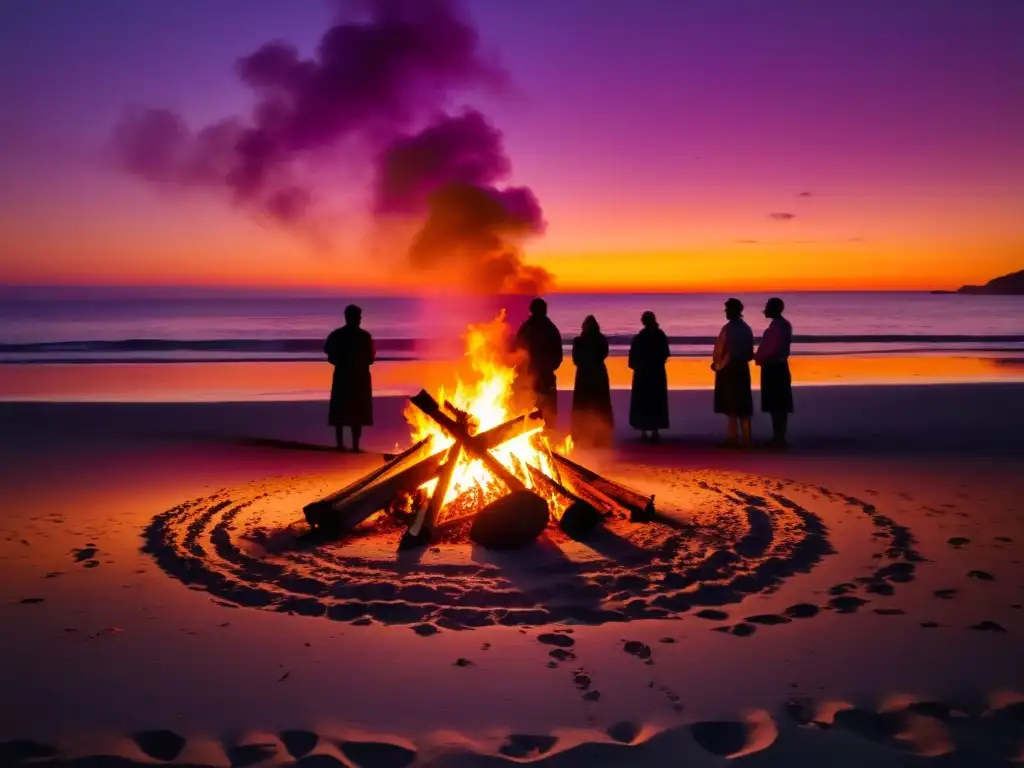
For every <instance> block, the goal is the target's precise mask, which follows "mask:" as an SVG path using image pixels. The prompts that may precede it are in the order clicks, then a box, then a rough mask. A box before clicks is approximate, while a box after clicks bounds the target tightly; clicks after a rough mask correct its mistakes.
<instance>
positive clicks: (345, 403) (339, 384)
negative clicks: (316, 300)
mask: <svg viewBox="0 0 1024 768" xmlns="http://www.w3.org/2000/svg"><path fill="white" fill-rule="evenodd" d="M362 316H363V311H362V310H361V309H360V308H359V307H357V306H355V305H354V304H352V305H349V306H347V307H346V308H345V325H343V326H342V327H341V328H337V329H335V330H334V331H331V334H330V335H329V336H328V337H327V341H326V342H325V344H324V353H325V354H326V355H327V361H328V362H329V363H330V364H331V365H333V366H334V377H333V379H332V381H331V409H330V413H329V414H328V419H327V422H328V424H330V425H331V426H332V427H334V432H335V437H336V439H337V443H338V449H339V450H342V451H344V450H346V448H345V440H344V435H343V429H344V427H348V428H349V429H350V430H351V432H352V450H354V451H356V452H357V453H358V452H359V450H360V449H359V438H360V437H361V436H362V432H363V427H369V426H372V425H373V382H372V380H371V378H370V366H371V365H373V363H374V361H375V360H376V358H377V354H376V350H375V349H374V346H373V337H372V336H370V334H369V333H368V332H367V331H365V330H363V329H362V328H360V327H359V326H360V323H361V322H362Z"/></svg>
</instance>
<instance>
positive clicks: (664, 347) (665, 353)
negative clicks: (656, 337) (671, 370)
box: [661, 332, 672, 364]
mask: <svg viewBox="0 0 1024 768" xmlns="http://www.w3.org/2000/svg"><path fill="white" fill-rule="evenodd" d="M671 356H672V350H671V349H669V346H668V336H667V335H666V334H665V333H664V332H662V334H661V362H662V364H665V363H666V362H667V361H668V359H669V358H670V357H671Z"/></svg>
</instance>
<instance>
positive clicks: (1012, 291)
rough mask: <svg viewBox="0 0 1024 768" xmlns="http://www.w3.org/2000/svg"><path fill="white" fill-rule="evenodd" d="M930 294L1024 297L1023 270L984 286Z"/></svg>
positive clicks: (971, 286)
mask: <svg viewBox="0 0 1024 768" xmlns="http://www.w3.org/2000/svg"><path fill="white" fill-rule="evenodd" d="M932 293H969V294H974V295H980V296H1024V269H1022V270H1021V271H1020V272H1011V273H1010V274H1009V275H1003V276H1002V277H997V278H994V279H992V280H989V281H988V282H987V283H985V284H984V285H965V286H962V287H961V288H958V289H957V290H955V291H932Z"/></svg>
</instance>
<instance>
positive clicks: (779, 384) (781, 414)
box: [754, 298, 793, 448]
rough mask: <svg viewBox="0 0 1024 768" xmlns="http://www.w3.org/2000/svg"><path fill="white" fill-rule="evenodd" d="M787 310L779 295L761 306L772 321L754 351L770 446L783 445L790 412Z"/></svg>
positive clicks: (791, 394) (791, 388)
mask: <svg viewBox="0 0 1024 768" xmlns="http://www.w3.org/2000/svg"><path fill="white" fill-rule="evenodd" d="M785 309H786V305H785V303H784V302H783V301H782V299H780V298H771V299H768V301H767V302H766V303H765V305H764V316H765V317H767V318H768V319H769V320H771V323H770V324H769V325H768V328H767V329H766V330H765V332H764V335H763V336H762V337H761V343H760V345H758V347H757V352H756V353H755V354H754V362H755V363H757V364H758V365H759V366H760V367H761V410H762V411H763V412H764V413H767V414H770V415H771V417H772V439H771V440H769V441H768V446H769V447H771V448H786V447H787V446H788V445H789V444H788V443H787V442H786V430H787V427H788V426H789V414H791V413H792V412H793V377H792V375H791V374H790V372H789V350H790V346H791V345H792V343H793V326H792V325H790V323H789V320H787V319H786V318H784V317H783V316H782V313H783V311H784V310H785Z"/></svg>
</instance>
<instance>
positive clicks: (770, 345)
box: [754, 323, 782, 365]
mask: <svg viewBox="0 0 1024 768" xmlns="http://www.w3.org/2000/svg"><path fill="white" fill-rule="evenodd" d="M781 347H782V335H781V334H780V333H779V328H778V326H777V325H776V324H775V323H772V324H771V325H769V326H768V327H767V328H766V329H765V332H764V335H763V336H762V337H761V343H760V344H758V346H757V352H755V353H754V362H755V363H757V364H758V365H763V364H764V363H766V362H768V361H770V360H772V359H773V358H774V357H775V356H776V355H778V354H779V350H780V349H781Z"/></svg>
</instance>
